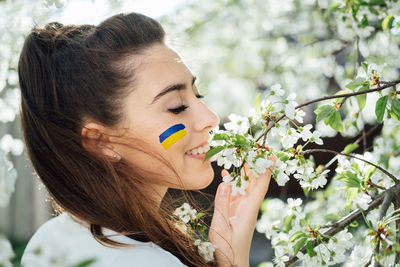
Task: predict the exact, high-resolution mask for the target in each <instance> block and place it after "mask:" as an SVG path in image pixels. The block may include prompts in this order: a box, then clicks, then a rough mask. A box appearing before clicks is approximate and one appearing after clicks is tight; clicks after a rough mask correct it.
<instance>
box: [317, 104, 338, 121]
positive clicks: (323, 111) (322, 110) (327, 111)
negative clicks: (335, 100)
mask: <svg viewBox="0 0 400 267" xmlns="http://www.w3.org/2000/svg"><path fill="white" fill-rule="evenodd" d="M335 111H336V109H335V108H334V107H333V106H331V105H324V106H320V107H319V108H317V109H316V110H314V113H315V114H317V119H316V120H317V122H319V121H321V120H323V119H324V118H326V117H329V116H330V115H331V114H333V113H334V112H335Z"/></svg>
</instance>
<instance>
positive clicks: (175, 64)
mask: <svg viewBox="0 0 400 267" xmlns="http://www.w3.org/2000/svg"><path fill="white" fill-rule="evenodd" d="M132 67H133V66H132ZM134 68H135V70H134V71H135V73H136V75H135V81H134V82H133V85H132V86H134V89H133V90H132V92H131V93H130V95H129V96H128V97H127V98H126V99H125V100H124V106H123V113H124V115H123V117H124V120H123V127H124V128H127V129H128V133H129V135H130V136H131V137H133V138H134V139H133V140H136V141H134V142H135V143H136V144H137V143H138V142H139V143H140V144H142V145H143V146H142V147H141V148H142V149H145V150H146V151H148V152H150V153H155V154H157V155H160V156H161V157H162V158H164V159H165V160H167V162H168V163H169V164H170V166H172V167H173V169H174V170H175V171H176V172H177V173H176V174H175V173H174V172H173V171H172V170H171V168H169V167H167V166H166V165H165V164H164V163H162V162H161V161H160V160H158V159H157V158H154V156H151V155H148V154H146V153H143V152H140V151H137V150H135V149H129V148H128V147H127V146H117V147H116V148H115V150H116V151H117V152H118V153H119V154H120V155H121V157H122V158H123V159H124V160H127V161H128V162H134V163H135V165H137V164H139V165H140V166H141V168H143V169H144V170H145V171H146V172H148V173H152V175H149V176H150V177H149V181H148V182H149V184H150V185H152V186H153V188H155V189H156V190H157V191H158V192H160V194H163V193H165V191H166V189H167V187H172V188H179V189H188V190H192V189H202V188H205V187H206V186H207V185H209V184H210V183H211V181H212V179H213V177H214V173H213V170H212V168H211V165H210V162H209V160H207V161H206V162H203V159H204V155H205V152H206V151H207V150H208V148H209V147H208V139H209V132H210V130H211V129H212V128H214V127H215V126H216V125H218V122H219V120H218V117H217V116H216V115H215V114H214V113H213V112H212V111H211V110H210V109H208V107H207V106H206V105H205V104H204V103H203V102H202V101H201V100H200V99H199V98H200V95H199V92H198V91H197V88H196V86H195V84H194V82H195V77H194V76H193V74H192V73H191V71H190V70H189V69H188V67H187V66H186V65H185V64H184V63H183V62H182V61H181V59H180V58H179V56H178V55H177V54H176V53H175V52H174V51H173V50H171V49H170V48H169V47H167V46H165V45H163V44H156V45H153V46H152V47H150V48H149V49H147V50H146V51H145V53H144V54H143V55H142V56H139V60H138V64H137V65H136V66H135V67H134ZM199 148H200V149H199ZM199 150H200V151H199ZM201 150H202V151H201ZM177 176H178V177H179V178H180V179H181V181H182V185H181V183H180V182H179V181H178V178H177Z"/></svg>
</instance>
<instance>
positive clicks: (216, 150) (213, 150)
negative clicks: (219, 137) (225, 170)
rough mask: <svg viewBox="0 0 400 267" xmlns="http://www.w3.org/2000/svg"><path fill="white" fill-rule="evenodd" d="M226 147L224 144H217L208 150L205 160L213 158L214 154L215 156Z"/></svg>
mask: <svg viewBox="0 0 400 267" xmlns="http://www.w3.org/2000/svg"><path fill="white" fill-rule="evenodd" d="M224 149H225V147H224V146H215V147H213V148H211V149H210V150H208V151H207V153H206V155H205V156H204V160H203V161H206V160H208V159H209V158H211V157H212V156H214V155H215V154H217V153H219V152H221V151H222V150H224Z"/></svg>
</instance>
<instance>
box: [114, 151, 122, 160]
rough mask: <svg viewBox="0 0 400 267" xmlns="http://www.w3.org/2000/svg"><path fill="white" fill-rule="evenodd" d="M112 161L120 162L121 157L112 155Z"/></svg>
mask: <svg viewBox="0 0 400 267" xmlns="http://www.w3.org/2000/svg"><path fill="white" fill-rule="evenodd" d="M113 160H115V161H120V160H121V156H120V155H118V154H117V153H115V154H114V155H113Z"/></svg>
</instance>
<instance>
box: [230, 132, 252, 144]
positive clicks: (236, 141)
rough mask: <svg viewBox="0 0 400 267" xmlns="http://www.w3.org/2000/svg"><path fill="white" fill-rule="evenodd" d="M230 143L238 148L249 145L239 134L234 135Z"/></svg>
mask: <svg viewBox="0 0 400 267" xmlns="http://www.w3.org/2000/svg"><path fill="white" fill-rule="evenodd" d="M232 141H233V143H234V144H235V145H238V146H247V145H249V142H247V139H246V138H245V137H244V136H242V135H240V134H236V135H235V137H234V138H232Z"/></svg>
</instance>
